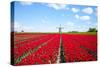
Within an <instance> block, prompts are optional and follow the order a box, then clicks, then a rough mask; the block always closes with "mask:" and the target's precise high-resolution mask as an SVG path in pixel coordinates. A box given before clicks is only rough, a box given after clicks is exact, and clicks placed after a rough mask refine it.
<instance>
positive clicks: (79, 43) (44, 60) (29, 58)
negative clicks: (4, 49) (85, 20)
mask: <svg viewBox="0 0 100 67" xmlns="http://www.w3.org/2000/svg"><path fill="white" fill-rule="evenodd" d="M13 35H14V37H13V38H14V42H13V44H12V45H11V46H13V47H12V48H11V49H12V55H13V59H14V63H13V64H14V65H29V64H32V65H35V64H54V63H67V62H80V61H96V60H97V35H96V34H69V33H62V34H59V33H52V34H50V33H14V34H13Z"/></svg>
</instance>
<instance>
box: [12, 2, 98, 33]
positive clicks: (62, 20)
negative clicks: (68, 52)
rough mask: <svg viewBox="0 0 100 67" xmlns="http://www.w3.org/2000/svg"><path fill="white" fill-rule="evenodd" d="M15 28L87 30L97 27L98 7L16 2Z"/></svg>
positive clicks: (28, 30) (52, 30)
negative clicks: (60, 27)
mask: <svg viewBox="0 0 100 67" xmlns="http://www.w3.org/2000/svg"><path fill="white" fill-rule="evenodd" d="M14 8H15V11H14V30H15V31H19V32H20V31H21V30H24V31H26V32H58V29H57V27H59V26H60V24H61V26H62V27H64V29H63V30H62V31H63V32H68V31H80V32H84V31H87V30H88V29H89V28H90V27H92V28H97V7H96V6H83V5H71V4H57V3H36V2H23V1H21V2H15V3H14Z"/></svg>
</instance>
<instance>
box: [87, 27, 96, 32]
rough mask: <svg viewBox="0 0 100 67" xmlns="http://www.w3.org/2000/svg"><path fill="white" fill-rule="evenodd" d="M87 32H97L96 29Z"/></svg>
mask: <svg viewBox="0 0 100 67" xmlns="http://www.w3.org/2000/svg"><path fill="white" fill-rule="evenodd" d="M88 32H97V30H96V28H89V30H88Z"/></svg>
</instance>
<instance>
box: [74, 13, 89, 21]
mask: <svg viewBox="0 0 100 67" xmlns="http://www.w3.org/2000/svg"><path fill="white" fill-rule="evenodd" d="M75 18H76V19H80V20H84V21H86V20H90V16H88V15H86V16H79V15H78V14H76V15H75Z"/></svg>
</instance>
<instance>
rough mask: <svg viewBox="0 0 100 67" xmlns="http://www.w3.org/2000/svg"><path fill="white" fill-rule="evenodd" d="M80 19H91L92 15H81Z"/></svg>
mask: <svg viewBox="0 0 100 67" xmlns="http://www.w3.org/2000/svg"><path fill="white" fill-rule="evenodd" d="M80 19H81V20H90V16H81V17H80Z"/></svg>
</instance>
